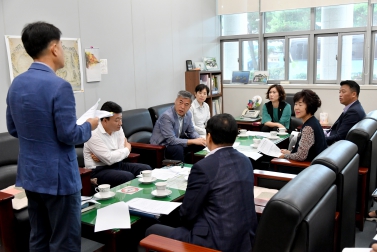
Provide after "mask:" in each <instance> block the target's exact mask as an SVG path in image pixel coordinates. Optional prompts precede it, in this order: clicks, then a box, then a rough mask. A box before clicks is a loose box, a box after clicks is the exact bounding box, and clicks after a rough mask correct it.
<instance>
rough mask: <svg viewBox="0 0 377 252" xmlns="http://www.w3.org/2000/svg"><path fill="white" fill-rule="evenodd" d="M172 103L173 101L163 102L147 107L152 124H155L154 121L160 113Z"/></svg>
mask: <svg viewBox="0 0 377 252" xmlns="http://www.w3.org/2000/svg"><path fill="white" fill-rule="evenodd" d="M173 105H174V103H165V104H161V105H157V106H152V107H150V108H148V110H149V113H150V114H151V119H152V123H153V126H154V125H155V124H156V121H157V119H158V118H159V117H160V115H162V114H163V113H164V112H165V111H166V110H167V109H168V108H170V107H171V106H173Z"/></svg>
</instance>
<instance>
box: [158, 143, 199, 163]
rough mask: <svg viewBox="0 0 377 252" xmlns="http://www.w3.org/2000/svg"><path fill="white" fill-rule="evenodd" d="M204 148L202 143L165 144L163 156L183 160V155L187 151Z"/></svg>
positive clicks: (196, 150)
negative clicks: (184, 145) (185, 144)
mask: <svg viewBox="0 0 377 252" xmlns="http://www.w3.org/2000/svg"><path fill="white" fill-rule="evenodd" d="M203 149H204V146H202V145H189V146H187V147H183V146H182V145H167V146H166V149H165V158H167V159H173V160H180V161H182V162H185V155H186V154H187V153H189V152H194V153H195V152H198V151H201V150H203Z"/></svg>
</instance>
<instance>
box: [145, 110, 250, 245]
mask: <svg viewBox="0 0 377 252" xmlns="http://www.w3.org/2000/svg"><path fill="white" fill-rule="evenodd" d="M206 130H207V138H206V141H207V146H208V148H209V150H210V151H211V152H210V153H209V154H208V155H207V156H206V158H204V159H202V160H200V161H199V162H197V163H196V164H194V165H193V167H192V169H191V173H190V176H189V178H188V183H187V190H186V194H185V197H184V199H183V203H182V205H181V206H180V210H179V212H180V215H181V220H182V223H183V226H182V227H178V228H172V227H168V226H164V225H160V224H156V225H153V226H151V227H150V228H149V229H147V231H146V235H149V234H158V235H162V236H165V237H170V238H173V239H177V240H180V241H184V242H189V243H193V244H197V245H200V246H204V247H209V248H213V249H217V250H221V251H251V246H252V243H253V240H254V236H255V230H256V227H257V217H256V213H255V205H254V190H253V188H254V173H253V167H252V165H251V162H250V160H249V158H247V157H246V156H245V155H243V154H241V153H240V152H238V151H237V150H235V149H233V147H232V145H233V143H234V141H235V139H236V137H237V134H238V129H237V123H236V121H235V120H234V118H233V117H232V116H231V115H229V114H219V115H216V116H214V117H212V118H211V119H209V121H208V122H207V127H206Z"/></svg>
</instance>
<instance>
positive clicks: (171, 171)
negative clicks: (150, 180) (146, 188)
mask: <svg viewBox="0 0 377 252" xmlns="http://www.w3.org/2000/svg"><path fill="white" fill-rule="evenodd" d="M189 173H190V168H187V167H184V168H182V167H180V166H173V167H171V168H168V169H164V168H162V169H154V170H153V171H152V177H155V178H157V179H159V180H168V179H171V178H174V177H176V176H179V175H181V174H183V175H188V174H189Z"/></svg>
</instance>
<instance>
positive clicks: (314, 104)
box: [280, 89, 327, 161]
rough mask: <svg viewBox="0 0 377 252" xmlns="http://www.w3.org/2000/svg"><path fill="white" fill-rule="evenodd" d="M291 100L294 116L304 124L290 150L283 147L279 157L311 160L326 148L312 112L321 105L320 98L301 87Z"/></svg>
mask: <svg viewBox="0 0 377 252" xmlns="http://www.w3.org/2000/svg"><path fill="white" fill-rule="evenodd" d="M293 101H294V103H295V105H294V110H295V115H296V118H301V120H302V122H303V123H304V124H303V125H302V128H301V134H300V136H299V137H298V138H297V143H296V145H295V146H294V148H293V150H292V152H290V151H288V150H285V149H283V150H281V153H282V155H281V156H280V158H286V159H292V160H297V161H311V160H313V158H314V157H316V156H317V155H318V154H319V153H321V152H322V151H323V150H324V149H326V148H327V144H326V138H325V135H324V134H323V130H322V127H321V125H320V124H319V122H318V120H317V118H315V117H314V113H315V112H316V111H317V109H318V108H319V107H320V106H321V99H320V98H319V97H318V95H317V94H316V93H315V92H313V91H312V90H310V89H303V90H302V91H301V92H298V93H296V94H295V95H294V97H293Z"/></svg>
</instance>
